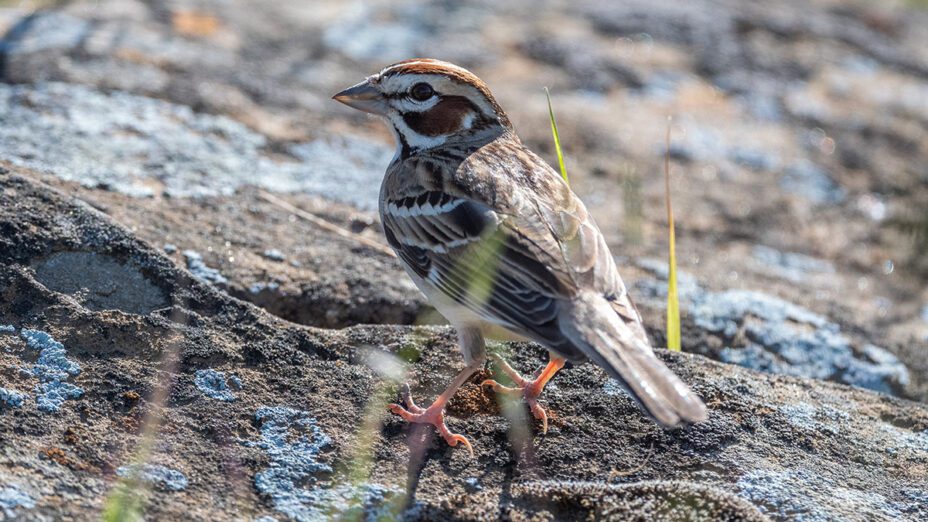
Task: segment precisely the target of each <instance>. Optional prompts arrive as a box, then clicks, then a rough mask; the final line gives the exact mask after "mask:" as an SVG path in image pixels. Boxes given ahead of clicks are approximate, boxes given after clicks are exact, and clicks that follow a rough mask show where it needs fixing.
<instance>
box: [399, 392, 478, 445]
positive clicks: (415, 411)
mask: <svg viewBox="0 0 928 522" xmlns="http://www.w3.org/2000/svg"><path fill="white" fill-rule="evenodd" d="M401 399H402V402H404V403H406V406H405V407H404V406H402V405H400V404H396V403H393V404H390V405H389V406H387V408H389V410H390V411H391V412H393V414H395V415H399V416H400V417H402V418H403V419H405V420H406V422H411V423H415V424H431V425H432V426H435V429H437V430H438V433H439V434H440V435H441V436H442V438H444V439H445V442H447V443H448V445H449V446H451V447H454V446H457V445H458V444H459V443H460V444H463V445H464V446H466V447H467V450H468V451H470V456H471V457H473V456H474V448H473V446H471V445H470V441H468V440H467V437H465V436H464V435H460V434H457V433H452V432H451V430H450V429H448V425H446V424H445V404H446V402H447V401H443V400H441V399H439V400H436V401H435V402H434V403H432V405H431V406H429V407H428V408H422V407H419V406H416V402H415V401H414V400H413V399H412V395H411V394H410V393H409V385H408V384H404V385H403V388H402V390H401Z"/></svg>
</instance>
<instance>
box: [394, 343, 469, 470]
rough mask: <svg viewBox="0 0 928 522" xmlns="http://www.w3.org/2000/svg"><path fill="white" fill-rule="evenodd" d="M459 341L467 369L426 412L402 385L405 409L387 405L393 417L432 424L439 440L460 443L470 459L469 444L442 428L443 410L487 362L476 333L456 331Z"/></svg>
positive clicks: (457, 435) (461, 437)
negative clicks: (467, 451) (394, 415)
mask: <svg viewBox="0 0 928 522" xmlns="http://www.w3.org/2000/svg"><path fill="white" fill-rule="evenodd" d="M458 340H459V343H460V346H461V351H462V352H463V353H464V362H465V364H466V366H465V367H464V369H463V370H461V371H460V372H459V373H458V374H457V376H455V378H454V379H453V380H452V381H451V384H449V385H448V387H447V388H445V391H443V392H441V395H439V396H438V397H436V398H435V401H434V402H432V404H431V405H430V406H429V407H428V408H422V407H419V406H416V403H415V401H413V399H412V395H410V394H409V386H408V385H404V386H405V388H404V390H403V392H404V393H403V402H405V403H406V406H405V407H404V406H402V405H400V404H395V403H394V404H390V405H389V406H388V408H389V409H390V411H391V412H393V413H394V414H396V415H399V416H400V417H402V418H404V419H406V421H407V422H414V423H417V424H431V425H433V426H435V428H436V429H437V430H438V433H439V434H441V436H442V438H444V439H445V442H447V443H448V445H449V446H457V445H458V443H461V444H463V445H464V446H466V447H467V449H468V450H469V451H470V454H471V456H473V455H474V448H473V447H472V446H471V444H470V441H468V440H467V438H466V437H464V436H463V435H460V434H457V433H452V432H451V430H449V429H448V426H447V425H446V424H445V406H446V405H447V404H448V401H449V400H450V399H451V397H452V396H453V395H454V392H456V391H457V390H458V388H460V387H461V385H462V384H464V383H465V382H467V379H469V378H470V377H471V375H473V374H474V373H475V372H476V371H477V370H479V369H481V368H482V367H483V363H484V361H486V350H485V346H484V342H483V336H482V335H481V333H480V330H479V329H476V328H458Z"/></svg>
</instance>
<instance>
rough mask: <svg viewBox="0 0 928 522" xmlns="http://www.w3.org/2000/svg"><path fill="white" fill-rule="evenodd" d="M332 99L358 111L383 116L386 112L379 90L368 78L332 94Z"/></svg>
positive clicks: (384, 102)
mask: <svg viewBox="0 0 928 522" xmlns="http://www.w3.org/2000/svg"><path fill="white" fill-rule="evenodd" d="M332 99H333V100H335V101H337V102H341V103H344V104H345V105H347V106H349V107H353V108H355V109H358V110H359V111H364V112H369V113H371V114H377V115H380V116H383V115H384V114H386V113H387V104H386V101H385V100H384V97H383V96H382V95H381V94H380V91H379V90H378V89H377V88H376V87H374V86H373V85H371V82H370V81H369V80H364V81H363V82H361V83H359V84H357V85H353V86H351V87H348V88H347V89H345V90H344V91H342V92H340V93H338V94H336V95H335V96H332Z"/></svg>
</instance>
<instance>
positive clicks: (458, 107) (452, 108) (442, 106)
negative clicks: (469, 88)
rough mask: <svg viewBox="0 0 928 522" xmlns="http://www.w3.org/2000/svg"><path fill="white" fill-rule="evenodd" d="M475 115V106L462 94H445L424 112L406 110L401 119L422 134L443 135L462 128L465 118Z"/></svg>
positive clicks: (414, 130)
mask: <svg viewBox="0 0 928 522" xmlns="http://www.w3.org/2000/svg"><path fill="white" fill-rule="evenodd" d="M476 115H477V108H476V107H474V104H473V103H471V102H470V100H468V99H467V98H465V97H463V96H446V97H444V98H442V100H441V101H439V102H438V103H436V104H435V106H434V107H432V108H431V109H429V110H427V111H425V112H408V113H406V114H404V115H403V120H404V121H405V122H406V125H408V126H409V128H410V129H411V130H412V131H413V132H416V133H417V134H420V135H422V136H430V137H435V136H443V135H448V134H454V133H456V132H458V131H461V130H464V126H465V125H464V122H465V119H466V118H467V117H468V116H470V117H471V118H472V119H473V118H474V117H476Z"/></svg>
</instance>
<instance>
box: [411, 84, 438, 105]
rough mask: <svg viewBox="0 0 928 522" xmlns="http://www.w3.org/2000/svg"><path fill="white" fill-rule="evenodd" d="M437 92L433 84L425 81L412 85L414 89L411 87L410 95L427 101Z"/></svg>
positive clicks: (415, 98)
mask: <svg viewBox="0 0 928 522" xmlns="http://www.w3.org/2000/svg"><path fill="white" fill-rule="evenodd" d="M434 94H435V90H434V89H432V86H431V85H429V84H427V83H425V82H421V83H417V84H415V85H413V86H412V89H409V95H410V96H411V97H412V99H414V100H418V101H425V100H427V99H429V98H431V97H432V95H434Z"/></svg>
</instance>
